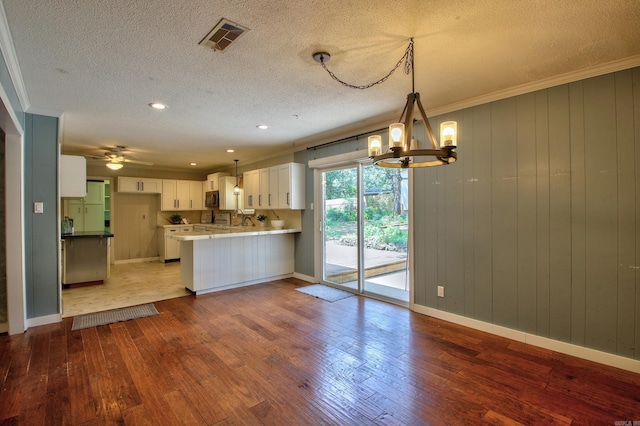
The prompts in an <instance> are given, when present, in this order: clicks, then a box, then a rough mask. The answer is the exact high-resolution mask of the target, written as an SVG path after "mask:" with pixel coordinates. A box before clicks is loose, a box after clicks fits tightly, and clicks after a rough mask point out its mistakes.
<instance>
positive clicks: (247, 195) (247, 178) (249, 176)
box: [242, 170, 260, 209]
mask: <svg viewBox="0 0 640 426" xmlns="http://www.w3.org/2000/svg"><path fill="white" fill-rule="evenodd" d="M242 181H243V186H244V205H245V206H247V208H250V209H259V208H260V205H259V202H260V200H259V196H260V170H250V171H248V172H244V173H243V174H242Z"/></svg>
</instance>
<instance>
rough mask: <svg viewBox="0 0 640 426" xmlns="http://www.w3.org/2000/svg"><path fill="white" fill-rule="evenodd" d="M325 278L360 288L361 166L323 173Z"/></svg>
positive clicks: (353, 287) (342, 284)
mask: <svg viewBox="0 0 640 426" xmlns="http://www.w3.org/2000/svg"><path fill="white" fill-rule="evenodd" d="M322 192H323V209H322V211H323V218H322V224H323V229H322V231H323V232H322V236H323V241H322V251H323V262H322V269H323V279H324V280H325V281H326V282H327V283H330V284H336V285H339V286H344V287H349V288H351V289H352V290H358V291H359V288H358V274H359V271H360V268H359V259H358V254H359V253H358V168H357V167H348V168H344V169H338V170H329V171H324V172H322Z"/></svg>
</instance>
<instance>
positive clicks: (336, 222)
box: [319, 163, 410, 305]
mask: <svg viewBox="0 0 640 426" xmlns="http://www.w3.org/2000/svg"><path fill="white" fill-rule="evenodd" d="M319 176H320V177H321V181H322V185H321V192H322V198H321V201H322V218H321V229H322V234H321V235H322V243H321V244H322V280H323V282H324V283H326V284H329V285H332V286H336V287H343V288H345V289H348V290H351V291H354V292H357V293H360V294H365V295H371V296H374V297H378V298H383V299H385V300H390V301H392V302H395V303H399V304H403V305H404V304H408V303H409V298H410V285H409V274H408V237H409V211H408V184H407V182H408V176H407V171H406V170H400V169H387V168H381V167H375V166H371V165H363V164H361V163H355V164H350V165H346V166H341V167H339V168H332V169H324V170H320V173H319Z"/></svg>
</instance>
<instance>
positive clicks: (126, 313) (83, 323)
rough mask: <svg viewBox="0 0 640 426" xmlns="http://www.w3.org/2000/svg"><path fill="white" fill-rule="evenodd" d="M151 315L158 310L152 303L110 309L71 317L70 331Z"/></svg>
mask: <svg viewBox="0 0 640 426" xmlns="http://www.w3.org/2000/svg"><path fill="white" fill-rule="evenodd" d="M152 315H158V310H157V309H156V307H155V305H154V304H153V303H147V304H146V305H139V306H131V307H128V308H119V309H112V310H110V311H103V312H96V313H93V314H86V315H78V316H76V317H73V325H72V326H71V331H75V330H81V329H83V328H89V327H97V326H99V325H105V324H112V323H114V322H120V321H128V320H131V319H136V318H144V317H150V316H152Z"/></svg>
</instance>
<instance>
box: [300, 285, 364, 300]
mask: <svg viewBox="0 0 640 426" xmlns="http://www.w3.org/2000/svg"><path fill="white" fill-rule="evenodd" d="M296 290H298V291H299V292H301V293H304V294H308V295H309V296H313V297H317V298H318V299H322V300H326V301H327V302H335V301H336V300H341V299H345V298H347V297H351V296H353V293H349V292H348V291H343V290H338V289H337V288H333V287H329V286H326V285H322V284H313V285H308V286H306V287H300V288H296Z"/></svg>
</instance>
